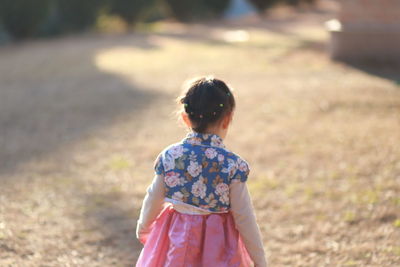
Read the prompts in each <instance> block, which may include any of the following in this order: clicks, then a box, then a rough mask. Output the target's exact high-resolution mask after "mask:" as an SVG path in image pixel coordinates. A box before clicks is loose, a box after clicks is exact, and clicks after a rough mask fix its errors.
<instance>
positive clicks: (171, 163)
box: [164, 155, 175, 171]
mask: <svg viewBox="0 0 400 267" xmlns="http://www.w3.org/2000/svg"><path fill="white" fill-rule="evenodd" d="M174 168H175V160H174V159H173V158H172V157H171V156H169V155H167V156H166V157H165V159H164V169H165V171H169V170H172V169H174Z"/></svg>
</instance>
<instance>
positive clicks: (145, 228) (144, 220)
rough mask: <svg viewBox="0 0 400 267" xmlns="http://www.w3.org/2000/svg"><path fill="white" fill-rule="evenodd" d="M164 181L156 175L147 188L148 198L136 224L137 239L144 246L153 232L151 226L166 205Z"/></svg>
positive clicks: (145, 199) (160, 176) (144, 201)
mask: <svg viewBox="0 0 400 267" xmlns="http://www.w3.org/2000/svg"><path fill="white" fill-rule="evenodd" d="M164 194H165V188H164V181H163V176H162V175H155V176H154V179H153V182H152V183H151V184H150V186H149V187H148V188H147V193H146V196H145V198H144V200H143V204H142V209H141V210H140V216H139V220H138V221H137V224H136V237H137V239H139V241H140V242H141V243H142V244H144V243H145V242H146V239H147V235H148V234H149V233H150V232H151V225H152V223H153V222H154V221H155V219H156V218H157V216H158V215H159V214H160V212H161V210H162V209H163V204H164Z"/></svg>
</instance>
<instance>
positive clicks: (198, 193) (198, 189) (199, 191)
mask: <svg viewBox="0 0 400 267" xmlns="http://www.w3.org/2000/svg"><path fill="white" fill-rule="evenodd" d="M203 180H204V179H203V177H200V179H199V180H198V181H197V182H195V183H194V184H193V185H192V194H193V195H194V196H195V197H200V198H205V197H206V190H207V187H206V185H205V184H204V181H203Z"/></svg>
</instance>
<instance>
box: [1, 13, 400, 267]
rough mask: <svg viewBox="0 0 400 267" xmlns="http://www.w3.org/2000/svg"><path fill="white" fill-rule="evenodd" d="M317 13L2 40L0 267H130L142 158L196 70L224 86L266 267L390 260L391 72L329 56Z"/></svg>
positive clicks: (396, 149) (172, 126) (397, 143)
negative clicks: (232, 95) (231, 99)
mask: <svg viewBox="0 0 400 267" xmlns="http://www.w3.org/2000/svg"><path fill="white" fill-rule="evenodd" d="M330 16H331V15H330V14H329V12H326V11H324V10H320V11H319V12H316V11H314V12H311V13H307V14H297V15H292V16H291V17H290V19H282V18H280V17H279V16H277V17H275V18H272V19H270V20H269V21H268V22H262V23H258V24H257V25H256V26H254V25H251V24H247V25H241V26H240V25H235V24H232V23H230V24H229V23H220V24H215V23H210V24H203V25H199V24H194V25H187V26H185V25H179V24H173V23H162V24H157V25H154V26H153V27H152V28H151V29H148V30H147V31H142V32H141V31H139V32H136V33H134V34H122V35H99V34H89V35H83V36H71V37H64V38H60V39H55V40H37V41H31V42H26V43H21V44H16V45H12V46H6V47H2V48H0V183H1V186H0V266H23V267H29V266H133V265H134V263H135V260H136V259H137V257H138V253H139V252H140V248H141V245H140V244H139V243H138V241H136V240H135V233H134V232H135V221H136V219H137V217H138V210H139V208H140V205H141V201H142V198H143V196H144V193H145V188H146V187H147V185H148V184H149V183H150V181H151V179H152V175H153V170H152V164H153V160H154V159H155V156H156V155H157V154H158V153H159V151H160V150H161V149H163V148H164V147H165V146H166V145H169V144H170V143H172V142H176V141H178V140H180V139H181V138H183V137H184V135H185V131H186V130H185V129H184V128H183V127H182V126H181V125H180V124H179V123H178V122H177V119H176V116H175V115H174V111H175V109H176V106H175V103H174V99H175V97H176V96H177V95H178V94H179V92H180V88H179V87H180V85H181V83H182V82H183V81H184V80H185V79H187V78H190V77H192V76H197V75H202V74H214V75H215V76H216V77H219V78H222V79H224V80H226V81H228V82H229V83H230V84H231V85H232V87H233V88H234V89H235V92H236V96H237V102H238V107H237V110H236V114H235V119H234V123H233V125H232V127H231V131H230V133H229V136H228V138H227V140H226V143H227V145H228V147H230V148H231V149H232V150H234V151H236V152H237V153H239V154H240V155H242V156H243V157H244V158H245V159H246V160H247V161H248V162H249V163H250V164H251V167H252V170H251V177H250V178H249V187H250V190H251V193H252V196H253V201H254V206H255V208H256V213H257V217H258V221H259V224H260V227H261V230H262V233H263V238H264V242H265V247H266V250H267V255H268V258H269V262H270V265H271V266H306V267H322V266H363V267H366V266H380V267H384V266H393V267H395V266H400V83H399V81H400V69H399V68H397V69H396V67H395V66H392V67H387V66H365V65H363V66H352V65H347V64H344V63H339V62H332V61H331V60H330V59H329V57H328V55H327V53H326V51H325V46H326V43H327V41H328V34H327V33H326V32H325V30H324V28H323V25H322V22H323V21H324V20H325V19H327V18H329V17H330ZM237 30H242V31H239V32H238V31H237ZM246 38H248V40H246ZM235 39H237V40H236V41H240V42H236V41H235Z"/></svg>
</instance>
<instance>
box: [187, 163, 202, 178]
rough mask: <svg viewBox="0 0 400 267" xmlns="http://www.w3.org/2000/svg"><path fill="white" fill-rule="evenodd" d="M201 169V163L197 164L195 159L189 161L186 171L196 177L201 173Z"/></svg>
mask: <svg viewBox="0 0 400 267" xmlns="http://www.w3.org/2000/svg"><path fill="white" fill-rule="evenodd" d="M201 169H202V167H201V165H199V164H198V163H197V162H196V161H191V162H190V164H189V166H188V168H187V171H188V172H189V174H190V175H191V176H193V177H197V176H199V174H200V173H201Z"/></svg>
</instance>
